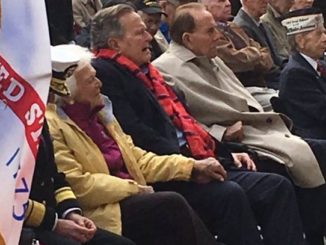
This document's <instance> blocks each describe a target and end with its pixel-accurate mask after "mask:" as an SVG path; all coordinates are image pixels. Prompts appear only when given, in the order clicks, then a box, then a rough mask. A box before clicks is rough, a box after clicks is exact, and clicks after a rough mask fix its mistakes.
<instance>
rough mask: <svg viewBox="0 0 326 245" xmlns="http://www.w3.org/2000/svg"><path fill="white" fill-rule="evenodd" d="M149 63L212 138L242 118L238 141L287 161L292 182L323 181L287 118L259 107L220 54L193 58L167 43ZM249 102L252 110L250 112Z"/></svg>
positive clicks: (311, 184) (310, 184)
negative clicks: (178, 91)
mask: <svg viewBox="0 0 326 245" xmlns="http://www.w3.org/2000/svg"><path fill="white" fill-rule="evenodd" d="M153 64H154V65H155V66H156V67H157V68H158V69H159V70H160V71H161V72H162V74H163V75H164V77H165V79H166V81H167V82H168V83H170V84H171V85H175V86H178V87H179V89H181V90H182V91H183V92H184V93H185V96H186V101H187V103H188V105H189V110H190V113H191V114H192V115H193V116H194V117H195V118H196V119H197V120H198V121H199V122H201V123H202V124H203V125H205V126H206V128H207V129H208V131H209V132H210V134H211V135H212V136H213V137H215V138H216V139H218V140H221V139H222V137H223V134H224V132H225V130H226V127H228V126H231V125H232V124H233V123H235V122H236V121H238V120H241V121H242V122H243V125H244V140H243V142H242V143H244V144H247V145H249V146H251V147H252V148H254V149H256V150H257V152H258V153H259V154H260V155H265V156H268V157H270V158H272V159H274V160H276V161H278V162H280V163H282V164H286V166H287V167H288V169H289V173H290V174H291V176H292V177H293V180H294V182H295V183H296V184H297V185H299V186H301V187H316V186H319V185H321V184H324V183H325V180H324V177H323V175H322V173H321V171H320V168H319V165H318V162H317V160H316V158H315V156H314V154H313V152H312V151H311V149H310V147H309V146H308V144H307V143H306V142H305V141H304V140H302V139H301V138H299V137H297V136H294V135H292V134H291V132H290V131H289V129H288V127H291V126H292V125H291V121H290V120H289V119H288V118H287V117H285V116H282V115H280V114H277V113H274V112H270V113H265V112H263V109H262V108H261V106H260V105H259V103H258V102H257V101H256V100H255V99H254V98H253V97H252V96H251V95H250V93H249V92H248V91H247V90H246V89H245V88H244V87H243V85H242V84H241V83H240V81H239V80H238V79H237V78H236V77H235V75H234V74H233V72H232V71H231V70H230V69H229V68H228V67H227V66H226V65H225V64H224V63H223V61H222V60H221V59H219V58H215V59H208V58H206V57H196V56H195V55H194V53H192V52H191V51H190V50H188V49H186V48H185V47H183V46H181V45H178V44H175V43H171V44H170V47H169V49H168V50H167V51H166V52H165V53H164V54H163V55H162V56H160V57H159V58H158V59H156V60H155V61H154V63H153ZM249 107H251V108H253V109H255V110H257V112H250V109H249ZM285 122H286V123H287V124H288V125H286V123H285Z"/></svg>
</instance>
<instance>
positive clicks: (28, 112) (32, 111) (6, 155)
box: [0, 0, 51, 245]
mask: <svg viewBox="0 0 326 245" xmlns="http://www.w3.org/2000/svg"><path fill="white" fill-rule="evenodd" d="M0 6H1V7H0V22H1V23H0V150H1V154H0V181H1V188H0V245H2V244H1V240H2V239H3V241H4V242H5V244H7V245H17V244H18V241H19V237H20V231H21V227H22V224H23V220H24V213H25V210H26V208H27V206H26V205H27V200H28V195H29V191H30V185H31V181H32V177H33V171H34V166H35V157H36V154H37V148H38V140H39V136H40V134H41V130H42V125H43V120H44V114H45V108H46V100H47V96H48V91H49V83H50V76H51V63H50V41H49V34H48V27H47V19H46V11H45V3H44V0H24V1H21V0H0Z"/></svg>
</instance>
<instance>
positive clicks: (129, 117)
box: [91, 5, 302, 245]
mask: <svg viewBox="0 0 326 245" xmlns="http://www.w3.org/2000/svg"><path fill="white" fill-rule="evenodd" d="M199 6H201V8H202V10H203V9H204V6H203V5H199ZM205 13H206V12H205ZM207 13H208V12H207ZM198 14H200V12H198ZM117 16H118V17H117ZM112 20H117V21H118V22H119V24H117V23H113V21H112ZM185 21H188V19H187V18H186V19H185ZM189 24H190V25H192V23H191V22H189ZM111 25H115V26H120V27H121V29H120V31H119V32H118V33H123V35H122V36H117V35H116V33H114V32H112V26H111ZM213 30H214V31H215V25H214V28H213ZM116 31H117V30H116ZM91 33H92V34H91V35H92V40H93V44H92V45H93V48H94V49H95V51H96V57H97V58H96V59H95V60H93V62H92V63H93V65H94V67H95V68H96V70H97V76H98V77H99V78H100V79H101V80H102V81H103V88H102V91H103V92H104V93H105V94H107V95H108V96H109V97H110V99H112V105H113V110H114V112H115V115H116V116H117V119H118V120H119V122H120V123H121V125H122V127H123V128H124V130H126V131H127V132H128V133H130V134H131V136H132V137H133V139H134V141H135V142H136V144H137V145H138V146H140V147H144V148H145V149H151V150H153V151H154V152H155V153H157V154H160V155H162V154H173V153H182V154H183V155H186V156H191V157H194V158H195V159H205V158H207V157H211V158H210V159H213V157H215V158H216V159H218V161H219V162H220V163H221V165H220V167H221V168H223V169H224V167H225V170H223V171H228V172H227V177H226V176H224V177H223V179H224V181H223V182H218V181H212V182H210V183H207V184H205V185H203V184H198V183H186V182H180V181H174V182H167V183H155V184H153V186H154V189H155V190H158V191H162V190H164V191H166V190H173V191H177V192H179V193H181V194H182V195H183V196H184V197H185V198H186V200H187V201H188V202H189V204H190V205H191V206H192V207H193V208H194V210H195V211H196V212H197V213H198V214H199V216H200V217H201V218H202V220H203V221H204V223H205V224H206V225H207V227H208V228H209V230H210V231H211V232H212V234H214V235H217V236H218V237H219V239H221V240H222V241H223V242H225V243H226V244H228V245H244V244H275V245H276V244H277V245H282V244H284V245H285V244H286V245H289V244H293V245H294V244H302V234H301V231H300V224H298V223H297V222H299V223H300V220H299V218H298V214H297V213H296V212H297V208H296V203H295V200H294V199H292V198H294V196H293V193H292V190H291V189H292V188H291V186H290V185H289V182H288V181H287V180H286V179H285V178H283V177H281V176H278V175H273V174H268V173H257V172H255V171H250V170H255V165H254V163H253V161H252V160H251V159H250V158H249V157H248V155H247V154H243V153H238V154H235V153H233V154H231V153H230V152H229V151H228V149H227V148H226V147H225V146H224V145H223V144H221V143H220V142H219V141H216V140H214V139H213V138H212V137H211V136H210V135H209V134H208V132H207V131H205V130H204V129H203V128H202V127H201V126H200V125H199V123H198V122H197V121H196V120H195V119H194V118H192V117H191V115H189V114H188V112H187V111H186V109H185V108H184V107H183V105H182V104H181V103H180V101H179V100H178V98H177V97H176V94H175V93H174V92H173V90H172V89H171V88H170V87H169V86H168V85H167V84H166V83H165V82H164V80H163V77H162V76H161V75H160V73H159V72H158V70H157V69H156V68H155V67H153V66H152V65H151V64H149V62H150V50H149V43H150V41H151V36H150V35H149V33H147V32H146V27H145V25H144V23H143V22H142V21H141V18H140V16H139V15H137V13H135V12H134V11H133V10H132V9H130V8H128V6H126V5H118V6H115V7H111V8H109V9H105V10H102V11H100V12H99V13H98V14H97V15H96V16H95V17H94V19H93V23H92V32H91ZM208 34H210V32H204V34H203V36H206V35H208ZM201 44H202V45H203V46H205V47H206V44H207V43H205V42H203V43H201ZM163 55H164V54H163ZM171 65H172V64H171ZM191 75H193V74H190V73H189V76H191ZM247 93H248V92H247ZM222 165H223V166H224V167H222ZM235 165H236V166H238V167H236V166H235ZM241 165H243V167H242V168H241V169H242V170H243V171H240V170H241V169H239V167H240V166H241ZM271 187H272V188H271ZM285 193H287V194H285ZM240 196H242V198H240V200H238V201H236V202H238V204H237V206H238V207H239V209H241V210H242V211H243V213H242V214H240V215H239V214H237V215H235V214H234V213H233V212H234V211H231V209H233V207H234V206H233V205H234V201H235V199H238V198H239V197H240ZM229 198H231V199H233V198H235V199H233V200H230V199H229ZM280 200H283V201H280ZM225 201H227V202H228V204H225ZM249 203H250V204H249ZM282 203H283V204H285V203H286V206H287V209H286V212H284V211H285V210H284V207H282V206H283V204H282ZM248 204H249V205H248ZM247 205H248V206H247ZM289 206H291V208H289ZM289 211H290V212H291V213H289ZM236 212H238V211H236ZM244 215H245V216H246V218H244ZM285 216H287V218H286V217H285ZM289 216H290V217H289ZM294 220H296V221H295V222H293V221H294ZM257 223H258V224H259V225H260V226H261V227H262V235H263V237H264V242H263V241H261V240H260V238H259V233H257V229H256V227H255V226H256V224H257ZM273 224H275V225H276V224H277V226H278V227H279V229H278V230H277V232H276V230H275V229H274V227H275V225H273ZM297 225H299V226H297ZM281 226H282V227H283V228H281ZM235 227H237V228H235ZM272 227H273V228H272ZM282 231H284V232H282Z"/></svg>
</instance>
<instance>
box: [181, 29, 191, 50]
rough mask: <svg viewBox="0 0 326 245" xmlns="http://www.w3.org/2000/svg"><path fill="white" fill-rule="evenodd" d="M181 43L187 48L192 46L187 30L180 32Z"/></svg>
mask: <svg viewBox="0 0 326 245" xmlns="http://www.w3.org/2000/svg"><path fill="white" fill-rule="evenodd" d="M182 43H183V45H184V46H186V47H187V48H190V47H191V46H192V38H191V34H190V33H189V32H185V33H183V34H182Z"/></svg>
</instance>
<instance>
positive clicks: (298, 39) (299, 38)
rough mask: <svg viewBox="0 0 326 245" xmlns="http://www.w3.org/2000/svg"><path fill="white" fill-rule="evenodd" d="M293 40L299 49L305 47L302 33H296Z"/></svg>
mask: <svg viewBox="0 0 326 245" xmlns="http://www.w3.org/2000/svg"><path fill="white" fill-rule="evenodd" d="M294 39H295V42H296V44H297V46H298V48H299V49H300V50H302V49H304V47H305V39H304V37H303V35H302V34H299V35H296V36H295V37H294Z"/></svg>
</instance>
